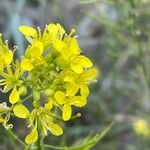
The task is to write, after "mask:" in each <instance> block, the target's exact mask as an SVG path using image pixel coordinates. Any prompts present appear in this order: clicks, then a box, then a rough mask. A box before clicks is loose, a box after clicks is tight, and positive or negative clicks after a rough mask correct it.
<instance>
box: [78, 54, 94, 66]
mask: <svg viewBox="0 0 150 150" xmlns="http://www.w3.org/2000/svg"><path fill="white" fill-rule="evenodd" d="M78 59H79V62H78V64H80V65H81V66H82V67H85V68H89V67H92V66H93V64H92V62H91V60H90V59H89V58H87V57H85V56H78Z"/></svg>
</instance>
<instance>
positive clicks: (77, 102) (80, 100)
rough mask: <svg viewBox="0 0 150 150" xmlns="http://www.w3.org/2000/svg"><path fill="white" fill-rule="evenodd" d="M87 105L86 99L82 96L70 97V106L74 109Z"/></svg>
mask: <svg viewBox="0 0 150 150" xmlns="http://www.w3.org/2000/svg"><path fill="white" fill-rule="evenodd" d="M86 103H87V100H86V97H84V96H74V97H72V103H71V104H72V105H74V106H76V107H83V106H85V105H86Z"/></svg>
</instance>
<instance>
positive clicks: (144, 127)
mask: <svg viewBox="0 0 150 150" xmlns="http://www.w3.org/2000/svg"><path fill="white" fill-rule="evenodd" d="M134 131H135V133H136V134H138V135H143V136H145V137H148V136H150V126H149V124H148V122H146V121H145V120H143V119H138V120H137V121H136V122H135V123H134Z"/></svg>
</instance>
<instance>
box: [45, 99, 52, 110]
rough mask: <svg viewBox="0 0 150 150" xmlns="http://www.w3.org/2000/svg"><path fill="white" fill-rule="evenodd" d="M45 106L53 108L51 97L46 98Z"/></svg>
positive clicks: (49, 108)
mask: <svg viewBox="0 0 150 150" xmlns="http://www.w3.org/2000/svg"><path fill="white" fill-rule="evenodd" d="M45 107H46V108H47V109H48V110H51V109H52V108H53V100H52V99H51V98H49V99H48V103H46V104H45Z"/></svg>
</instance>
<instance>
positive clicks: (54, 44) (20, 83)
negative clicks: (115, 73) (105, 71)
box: [0, 23, 97, 144]
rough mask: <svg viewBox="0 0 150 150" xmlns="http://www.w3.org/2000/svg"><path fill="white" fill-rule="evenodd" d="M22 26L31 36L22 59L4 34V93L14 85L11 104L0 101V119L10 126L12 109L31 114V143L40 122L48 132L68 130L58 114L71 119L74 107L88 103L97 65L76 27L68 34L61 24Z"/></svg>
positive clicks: (0, 50)
mask: <svg viewBox="0 0 150 150" xmlns="http://www.w3.org/2000/svg"><path fill="white" fill-rule="evenodd" d="M19 31H20V32H21V33H22V34H23V35H24V36H25V37H26V39H27V40H28V41H29V45H28V47H27V49H26V50H25V53H24V55H23V56H22V58H21V60H17V59H15V60H14V59H13V54H14V51H15V49H14V50H13V51H12V50H10V49H9V47H8V44H7V42H5V43H4V42H3V41H2V38H1V36H0V55H1V59H0V75H1V77H2V79H1V80H0V86H2V91H3V92H4V93H7V92H9V91H10V95H9V103H10V104H11V105H10V107H8V106H7V105H6V103H2V104H0V123H3V125H4V124H5V126H7V122H8V121H9V119H8V118H9V117H8V114H9V116H10V115H11V114H14V115H15V116H16V117H18V118H22V119H26V120H27V121H28V122H29V127H31V132H30V134H28V135H27V136H26V138H25V142H26V143H27V144H32V143H34V142H36V141H37V139H38V135H39V133H38V128H40V129H41V130H42V131H43V132H44V133H45V135H47V132H48V131H50V132H51V133H52V134H53V135H56V136H59V135H61V134H63V129H62V127H61V125H60V121H59V120H63V121H68V120H70V119H71V117H72V114H73V112H72V109H73V107H83V106H85V105H86V103H87V97H88V95H89V88H88V86H89V84H90V83H91V82H92V81H95V77H96V74H97V71H96V69H95V68H93V67H92V66H93V64H92V62H91V60H90V59H89V58H87V57H86V56H85V55H84V54H83V52H82V51H81V50H80V47H79V45H78V41H77V39H76V36H74V34H75V30H74V29H72V30H71V32H70V34H67V33H66V31H65V30H64V29H63V27H62V26H61V25H60V24H53V23H50V24H49V25H47V26H46V27H45V29H44V31H43V32H42V31H41V29H40V28H37V30H36V29H34V28H32V27H29V26H24V25H23V26H20V27H19ZM26 100H27V101H28V104H30V106H29V105H25V103H24V102H25V101H26Z"/></svg>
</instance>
